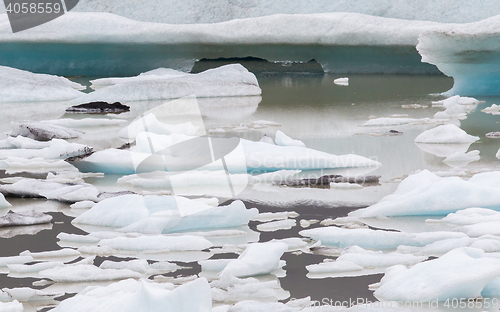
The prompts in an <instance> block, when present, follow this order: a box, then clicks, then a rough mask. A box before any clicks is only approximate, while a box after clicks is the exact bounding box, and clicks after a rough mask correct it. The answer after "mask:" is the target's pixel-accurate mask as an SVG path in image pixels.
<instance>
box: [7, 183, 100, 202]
mask: <svg viewBox="0 0 500 312" xmlns="http://www.w3.org/2000/svg"><path fill="white" fill-rule="evenodd" d="M0 191H1V192H3V193H4V194H9V195H14V196H19V197H44V198H47V199H53V200H58V201H63V202H70V203H75V202H78V201H83V200H91V201H99V200H100V199H99V197H98V195H99V194H100V191H99V190H98V189H97V188H96V187H95V186H93V185H91V184H87V183H82V184H66V183H58V182H50V180H39V179H29V178H25V179H22V180H20V181H18V182H15V183H13V184H5V185H1V186H0Z"/></svg>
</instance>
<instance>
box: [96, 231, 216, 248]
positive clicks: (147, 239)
mask: <svg viewBox="0 0 500 312" xmlns="http://www.w3.org/2000/svg"><path fill="white" fill-rule="evenodd" d="M99 245H101V246H107V247H111V248H113V249H114V250H126V251H162V252H169V251H191V250H203V249H207V248H210V247H212V243H211V242H210V241H208V240H207V239H205V238H203V237H199V236H192V235H180V236H165V235H154V236H139V237H116V238H108V239H103V240H101V241H99Z"/></svg>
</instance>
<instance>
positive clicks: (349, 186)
mask: <svg viewBox="0 0 500 312" xmlns="http://www.w3.org/2000/svg"><path fill="white" fill-rule="evenodd" d="M330 188H332V189H342V190H359V189H362V188H363V185H360V184H357V183H345V182H340V183H336V182H330Z"/></svg>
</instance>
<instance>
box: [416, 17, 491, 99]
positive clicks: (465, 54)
mask: <svg viewBox="0 0 500 312" xmlns="http://www.w3.org/2000/svg"><path fill="white" fill-rule="evenodd" d="M499 24H500V17H499V16H498V15H497V16H494V17H490V18H487V19H484V20H482V21H479V22H475V23H468V24H459V25H454V27H449V26H448V25H441V26H438V27H436V28H435V29H432V30H428V31H426V32H423V33H422V34H421V35H420V36H419V39H418V40H419V43H418V45H417V50H418V52H419V53H420V55H422V62H426V63H430V64H434V65H436V66H437V67H438V68H439V70H440V71H441V72H442V73H444V74H445V75H447V76H451V77H453V80H454V84H453V88H452V89H451V90H449V91H448V92H447V93H448V94H465V95H476V94H478V95H498V94H499V91H498V85H497V81H498V79H499V76H498V68H497V63H496V56H495V54H496V53H498V45H497V42H498V35H499V33H498V31H496V29H498V25H499ZM486 54H487V55H488V56H485V55H486Z"/></svg>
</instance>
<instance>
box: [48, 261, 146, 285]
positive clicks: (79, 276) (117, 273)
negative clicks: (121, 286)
mask: <svg viewBox="0 0 500 312" xmlns="http://www.w3.org/2000/svg"><path fill="white" fill-rule="evenodd" d="M38 275H39V276H40V277H42V278H48V279H50V280H53V281H54V282H58V283H75V282H79V283H81V282H94V281H113V280H119V279H126V278H140V277H141V276H142V274H140V273H138V272H134V271H131V270H128V269H119V270H115V269H100V268H98V267H96V266H94V265H90V264H80V265H66V266H62V267H54V268H51V269H46V270H43V271H40V272H39V273H38Z"/></svg>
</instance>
